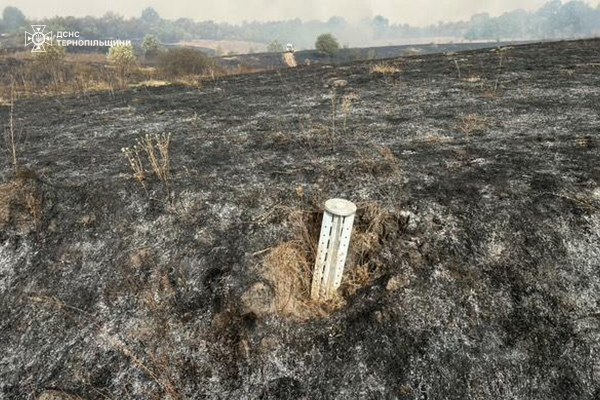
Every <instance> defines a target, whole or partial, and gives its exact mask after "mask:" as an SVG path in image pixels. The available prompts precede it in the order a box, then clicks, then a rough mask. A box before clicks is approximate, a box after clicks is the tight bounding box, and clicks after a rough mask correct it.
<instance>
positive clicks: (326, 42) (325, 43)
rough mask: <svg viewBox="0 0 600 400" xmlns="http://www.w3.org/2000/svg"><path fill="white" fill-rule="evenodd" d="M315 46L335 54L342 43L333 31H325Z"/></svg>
mask: <svg viewBox="0 0 600 400" xmlns="http://www.w3.org/2000/svg"><path fill="white" fill-rule="evenodd" d="M315 48H316V49H317V50H319V51H322V52H324V53H327V54H329V55H333V54H335V53H337V52H338V50H339V49H340V44H339V43H338V41H337V39H336V38H335V37H334V36H333V35H332V34H331V33H324V34H322V35H319V37H318V38H317V41H316V42H315Z"/></svg>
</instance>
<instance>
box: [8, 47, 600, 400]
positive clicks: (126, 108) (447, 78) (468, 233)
mask: <svg viewBox="0 0 600 400" xmlns="http://www.w3.org/2000/svg"><path fill="white" fill-rule="evenodd" d="M9 114H10V108H9V107H8V106H6V105H3V106H1V107H0V115H1V116H2V121H8V120H9ZM13 116H14V126H15V132H17V133H18V146H17V149H18V152H17V158H18V165H19V168H18V172H15V171H14V168H13V166H12V165H11V160H10V158H8V157H7V158H6V159H2V161H1V162H2V164H1V168H2V174H1V177H2V183H1V184H0V350H1V352H0V398H3V399H4V398H5V399H35V398H55V399H80V398H81V399H103V398H109V399H126V398H131V399H168V398H169V399H225V398H232V399H367V398H369V399H379V398H381V399H443V398H447V399H459V398H460V399H471V398H472V399H492V398H498V399H548V398H557V399H559V398H560V399H593V398H597V397H598V396H600V383H599V382H600V354H599V353H600V320H599V316H600V308H599V307H600V306H599V304H598V303H599V301H600V278H599V275H600V165H599V164H598V156H599V154H600V150H599V147H598V146H599V144H600V143H599V140H600V139H599V137H600V136H599V134H600V41H599V40H589V41H575V42H560V43H547V44H534V45H526V46H517V47H514V48H504V49H494V50H490V49H485V50H477V51H471V52H465V53H458V54H446V55H441V54H440V55H428V56H414V57H407V58H402V59H395V60H388V61H386V62H385V64H381V61H380V62H379V63H374V62H371V63H369V62H363V63H360V62H359V63H352V64H346V65H341V66H337V67H328V66H312V67H298V68H295V69H286V70H279V71H269V72H263V73H258V74H252V75H239V76H231V77H226V78H222V79H217V80H207V81H205V82H204V83H203V84H202V85H201V86H199V87H189V86H178V85H173V86H167V87H159V88H136V89H132V90H128V91H124V92H115V93H112V94H110V93H97V94H93V95H89V96H87V97H85V98H79V97H76V96H61V97H51V98H43V99H20V100H17V101H16V102H15V107H14V115H13ZM163 133H171V134H172V136H171V137H170V145H169V150H168V155H169V157H168V160H169V163H168V166H167V167H166V168H165V169H164V170H166V171H167V173H165V175H164V176H162V175H161V174H160V173H153V168H152V167H151V165H150V164H149V162H148V160H147V157H146V153H145V152H144V151H143V149H142V148H141V147H140V149H141V150H139V156H140V161H141V163H142V165H143V166H142V169H143V171H142V172H141V174H142V175H140V174H137V175H136V174H135V173H134V172H135V171H134V170H132V168H131V166H130V164H129V161H128V159H127V157H126V156H125V155H126V152H125V153H124V152H123V151H122V149H123V148H129V149H130V151H133V152H134V151H135V149H134V148H133V147H132V146H133V145H135V144H136V140H140V138H141V140H142V143H141V144H140V146H142V147H143V145H144V143H143V141H144V140H145V139H144V138H145V135H149V139H148V140H150V141H151V142H152V143H156V142H154V141H155V140H158V141H159V142H160V141H161V140H164V138H165V136H162V137H158V138H157V137H155V136H154V135H156V134H163ZM163 143H164V142H163ZM131 154H134V161H135V153H131ZM134 164H135V163H134ZM163 166H164V165H163ZM159 167H160V165H159ZM136 176H137V179H136ZM332 197H343V198H347V199H349V200H352V201H354V202H355V203H357V205H358V207H359V209H358V213H357V222H356V224H355V232H354V234H353V238H352V242H351V247H352V250H351V254H350V257H349V260H348V263H347V266H346V271H345V275H344V281H343V283H342V287H341V290H340V296H339V298H338V299H336V300H335V301H333V302H331V303H330V304H312V303H311V302H310V301H307V300H306V298H305V294H306V293H305V292H306V288H305V286H306V279H309V278H310V276H309V275H310V268H311V263H312V262H314V258H313V259H312V260H311V257H314V254H313V246H312V240H313V239H314V236H315V235H317V234H318V227H319V218H320V213H321V212H322V209H321V207H322V204H323V202H324V201H325V200H326V199H328V198H332ZM50 396H54V397H50Z"/></svg>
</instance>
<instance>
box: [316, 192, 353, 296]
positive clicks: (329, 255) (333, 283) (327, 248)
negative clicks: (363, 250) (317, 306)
mask: <svg viewBox="0 0 600 400" xmlns="http://www.w3.org/2000/svg"><path fill="white" fill-rule="evenodd" d="M355 214H356V205H354V203H352V202H349V201H348V200H344V199H331V200H327V202H325V212H324V213H323V223H322V224H321V235H320V236H319V248H318V250H317V259H316V262H315V270H314V273H313V280H312V287H311V297H312V299H313V300H317V301H318V300H327V299H330V298H331V297H332V295H333V293H334V292H335V291H336V289H337V288H338V287H339V286H340V284H341V283H342V275H343V273H344V264H345V263H346V256H347V255H348V247H349V246H350V236H351V234H352V224H353V223H354V215H355Z"/></svg>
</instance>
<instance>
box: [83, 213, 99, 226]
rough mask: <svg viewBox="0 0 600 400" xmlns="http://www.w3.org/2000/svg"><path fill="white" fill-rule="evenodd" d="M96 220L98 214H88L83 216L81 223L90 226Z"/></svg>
mask: <svg viewBox="0 0 600 400" xmlns="http://www.w3.org/2000/svg"><path fill="white" fill-rule="evenodd" d="M95 221H96V216H95V215H94V214H88V215H84V216H83V217H81V225H83V226H89V225H91V224H93V223H94V222H95Z"/></svg>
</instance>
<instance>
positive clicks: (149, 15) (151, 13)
mask: <svg viewBox="0 0 600 400" xmlns="http://www.w3.org/2000/svg"><path fill="white" fill-rule="evenodd" d="M142 21H144V22H147V23H149V24H155V23H157V22H158V21H160V15H159V14H158V12H156V10H155V9H154V8H152V7H146V8H144V9H143V10H142Z"/></svg>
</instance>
